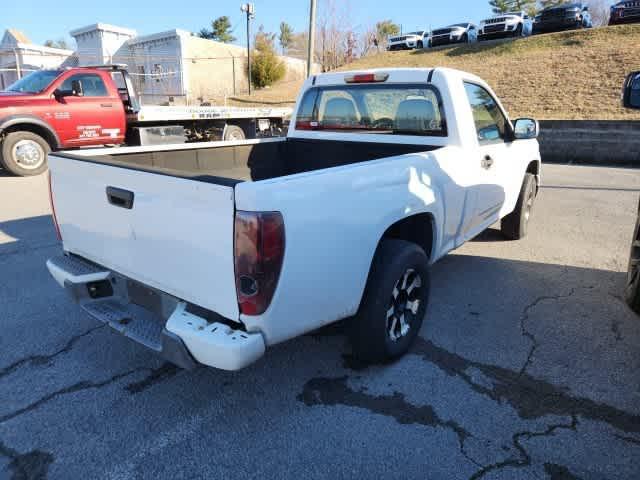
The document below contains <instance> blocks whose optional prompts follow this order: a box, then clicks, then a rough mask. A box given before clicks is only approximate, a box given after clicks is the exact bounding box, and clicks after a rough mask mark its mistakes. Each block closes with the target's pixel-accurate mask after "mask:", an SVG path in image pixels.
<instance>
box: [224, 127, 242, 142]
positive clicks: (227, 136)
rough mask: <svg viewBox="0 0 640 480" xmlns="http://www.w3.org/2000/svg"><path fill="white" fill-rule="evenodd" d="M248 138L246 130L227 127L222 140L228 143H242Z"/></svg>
mask: <svg viewBox="0 0 640 480" xmlns="http://www.w3.org/2000/svg"><path fill="white" fill-rule="evenodd" d="M246 138H247V137H246V136H245V134H244V130H242V129H241V128H240V127H238V126H237V125H227V126H226V127H225V128H224V134H223V135H222V139H223V140H224V141H226V142H229V141H230V142H240V141H242V140H246Z"/></svg>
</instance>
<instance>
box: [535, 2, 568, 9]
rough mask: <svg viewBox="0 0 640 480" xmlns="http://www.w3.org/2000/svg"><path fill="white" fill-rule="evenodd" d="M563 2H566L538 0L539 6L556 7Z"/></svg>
mask: <svg viewBox="0 0 640 480" xmlns="http://www.w3.org/2000/svg"><path fill="white" fill-rule="evenodd" d="M563 3H567V2H566V0H540V8H543V9H544V8H549V7H557V6H558V5H562V4H563Z"/></svg>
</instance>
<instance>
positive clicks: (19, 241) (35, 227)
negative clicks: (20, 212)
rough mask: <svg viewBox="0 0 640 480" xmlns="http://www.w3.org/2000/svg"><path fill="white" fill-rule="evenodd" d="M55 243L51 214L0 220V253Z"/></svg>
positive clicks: (26, 249)
mask: <svg viewBox="0 0 640 480" xmlns="http://www.w3.org/2000/svg"><path fill="white" fill-rule="evenodd" d="M56 243H57V238H56V234H55V227H54V225H53V220H52V217H51V215H40V216H37V217H29V218H20V219H17V220H8V221H5V222H0V255H4V254H8V253H16V252H23V251H28V250H29V249H32V248H41V247H43V246H52V245H55V244H56Z"/></svg>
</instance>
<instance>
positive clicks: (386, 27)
mask: <svg viewBox="0 0 640 480" xmlns="http://www.w3.org/2000/svg"><path fill="white" fill-rule="evenodd" d="M398 33H400V25H398V24H397V23H393V22H392V21H391V20H382V21H381V22H378V23H376V37H377V38H378V41H384V40H386V39H387V37H388V36H389V35H397V34H398Z"/></svg>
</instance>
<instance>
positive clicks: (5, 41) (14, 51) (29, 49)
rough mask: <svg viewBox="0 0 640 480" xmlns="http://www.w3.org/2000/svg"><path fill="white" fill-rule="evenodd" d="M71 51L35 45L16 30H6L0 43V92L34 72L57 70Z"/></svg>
mask: <svg viewBox="0 0 640 480" xmlns="http://www.w3.org/2000/svg"><path fill="white" fill-rule="evenodd" d="M72 54H73V51H72V50H66V49H62V48H52V47H45V46H42V45H35V44H33V43H31V41H30V40H29V39H28V38H27V36H26V35H25V34H24V33H22V32H19V31H17V30H13V29H8V30H7V31H6V32H5V33H4V36H3V37H2V40H1V41H0V90H4V89H5V88H6V87H8V86H9V85H11V84H12V83H13V82H15V81H16V80H17V79H18V78H19V77H21V76H23V75H25V74H27V73H30V72H32V71H34V70H41V69H43V68H57V67H59V66H60V65H61V64H62V63H63V62H65V61H66V60H67V59H68V58H69V57H70V56H71V55H72Z"/></svg>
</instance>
